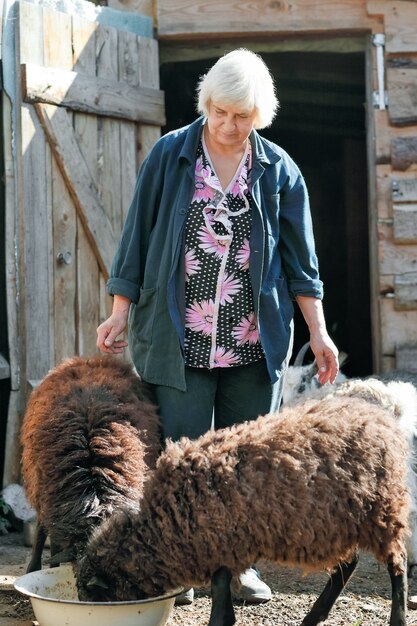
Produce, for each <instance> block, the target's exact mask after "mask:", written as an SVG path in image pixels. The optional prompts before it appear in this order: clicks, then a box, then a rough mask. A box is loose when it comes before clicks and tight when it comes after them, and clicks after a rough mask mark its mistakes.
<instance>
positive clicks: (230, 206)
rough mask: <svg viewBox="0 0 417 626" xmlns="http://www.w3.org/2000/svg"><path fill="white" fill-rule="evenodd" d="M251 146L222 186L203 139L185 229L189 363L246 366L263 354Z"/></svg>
mask: <svg viewBox="0 0 417 626" xmlns="http://www.w3.org/2000/svg"><path fill="white" fill-rule="evenodd" d="M250 168H251V146H250V142H249V141H248V148H247V150H246V152H245V154H244V156H243V157H242V160H241V162H240V164H239V166H238V168H237V170H236V174H235V176H234V177H233V179H232V181H231V183H230V184H229V186H228V187H227V189H226V190H225V191H223V190H222V187H221V185H220V182H219V179H218V178H217V175H216V173H215V170H214V167H213V165H212V163H211V161H210V157H209V155H208V151H207V149H206V147H205V143H204V138H202V140H201V141H200V144H199V148H198V151H197V159H196V167H195V191H194V196H193V199H192V201H191V206H190V210H189V212H188V216H187V222H186V233H185V279H186V286H185V304H186V309H185V363H186V365H189V366H193V367H207V368H214V367H230V366H235V365H245V364H248V363H252V362H254V361H258V360H260V359H262V358H263V357H264V353H263V350H262V347H261V344H260V340H259V332H258V324H257V319H256V316H255V312H254V303H253V294H252V288H251V283H250V276H249V255H250V250H249V237H250V230H251V222H252V212H251V201H252V198H251V194H250V189H249V185H248V181H249V179H250Z"/></svg>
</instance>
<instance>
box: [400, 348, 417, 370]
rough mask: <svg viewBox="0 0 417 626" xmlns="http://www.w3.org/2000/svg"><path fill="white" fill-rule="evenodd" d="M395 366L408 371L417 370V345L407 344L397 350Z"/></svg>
mask: <svg viewBox="0 0 417 626" xmlns="http://www.w3.org/2000/svg"><path fill="white" fill-rule="evenodd" d="M395 357H396V363H395V366H396V367H397V368H398V369H400V370H405V371H406V372H417V346H412V345H405V346H401V347H398V348H397V349H396V350H395Z"/></svg>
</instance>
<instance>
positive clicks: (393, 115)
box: [367, 0, 417, 372]
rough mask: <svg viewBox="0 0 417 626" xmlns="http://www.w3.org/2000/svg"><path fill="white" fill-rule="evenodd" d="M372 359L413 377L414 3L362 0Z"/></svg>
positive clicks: (416, 238)
mask: <svg viewBox="0 0 417 626" xmlns="http://www.w3.org/2000/svg"><path fill="white" fill-rule="evenodd" d="M367 8H368V12H369V14H370V15H382V16H383V26H382V28H381V31H380V32H378V33H376V34H375V35H374V36H373V38H372V43H371V46H370V55H369V63H368V67H369V80H368V81H367V83H368V85H369V89H370V90H372V93H369V95H368V103H370V106H369V115H368V122H369V142H368V144H369V151H368V152H369V162H370V167H369V172H370V174H371V176H373V178H374V180H373V181H371V211H370V215H371V225H370V232H371V237H372V241H371V248H372V249H373V250H374V255H373V263H372V268H371V270H372V271H371V275H372V284H373V298H372V299H373V328H374V338H373V339H374V359H375V367H376V369H377V371H381V370H382V371H389V370H391V369H393V368H395V367H397V368H402V369H407V370H411V371H415V372H417V139H416V137H417V89H416V85H417V63H416V55H417V3H416V2H414V1H410V0H395V1H394V0H368V1H367Z"/></svg>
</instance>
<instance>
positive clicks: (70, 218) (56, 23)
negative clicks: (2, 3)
mask: <svg viewBox="0 0 417 626" xmlns="http://www.w3.org/2000/svg"><path fill="white" fill-rule="evenodd" d="M43 19H44V27H43V32H44V37H43V43H44V63H45V66H46V67H52V68H63V69H67V70H72V67H73V59H72V19H71V16H70V15H68V14H66V13H61V12H58V11H55V10H53V9H50V8H44V11H43ZM66 120H67V121H68V123H70V124H72V117H71V115H69V116H68V115H67V117H66ZM44 130H45V128H44ZM45 134H46V138H47V139H48V141H49V138H48V135H47V133H45ZM49 144H50V142H49ZM51 147H52V146H51ZM54 157H55V158H53V159H52V160H51V206H52V224H53V244H52V250H53V260H54V261H53V273H54V303H53V328H54V361H55V363H59V362H60V361H62V359H64V358H66V357H69V356H73V355H74V354H75V352H76V336H77V320H76V310H75V302H76V289H77V275H76V263H75V247H76V241H77V225H76V211H75V208H74V204H73V201H72V199H71V196H70V194H69V191H68V189H67V186H66V180H65V178H64V177H63V175H62V172H61V169H60V164H59V162H58V160H57V158H56V155H55V154H54ZM60 259H61V262H60ZM31 378H37V377H35V376H31Z"/></svg>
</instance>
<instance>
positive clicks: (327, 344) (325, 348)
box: [310, 333, 339, 385]
mask: <svg viewBox="0 0 417 626" xmlns="http://www.w3.org/2000/svg"><path fill="white" fill-rule="evenodd" d="M310 348H311V350H312V352H313V354H314V356H315V357H316V362H317V368H318V377H319V381H320V384H321V385H324V384H325V383H327V382H330V383H331V384H333V383H334V381H335V378H336V376H337V373H338V371H339V360H338V354H339V351H338V349H337V348H336V346H335V344H334V343H333V341H332V340H331V339H330V337H329V335H328V334H327V333H319V334H316V335H311V336H310Z"/></svg>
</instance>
